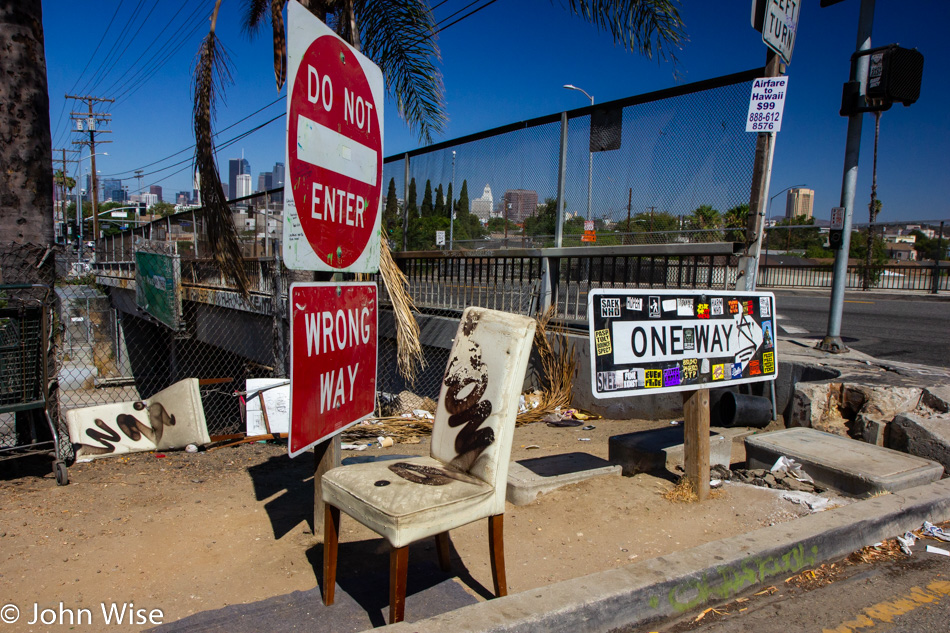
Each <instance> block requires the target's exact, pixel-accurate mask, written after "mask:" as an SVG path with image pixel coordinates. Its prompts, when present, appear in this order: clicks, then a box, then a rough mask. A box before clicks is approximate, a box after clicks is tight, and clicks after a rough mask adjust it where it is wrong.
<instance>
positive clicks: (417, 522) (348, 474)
mask: <svg viewBox="0 0 950 633" xmlns="http://www.w3.org/2000/svg"><path fill="white" fill-rule="evenodd" d="M397 463H401V464H406V465H407V466H408V468H406V467H403V466H400V467H397V468H396V470H397V471H402V472H403V473H404V475H405V476H401V475H400V474H397V472H394V470H393V469H391V468H390V467H391V466H394V465H395V464H397ZM445 473H448V476H446V474H445ZM458 477H460V478H461V479H457V478H454V473H452V472H451V471H449V470H447V469H446V467H445V465H444V464H443V463H442V462H440V461H438V460H436V459H433V458H431V457H414V458H411V459H406V460H401V461H399V462H397V461H392V460H387V461H380V462H372V463H367V464H353V465H351V466H341V467H339V468H334V469H332V470H330V471H328V472H327V473H326V474H324V475H323V501H324V502H325V503H328V504H330V505H332V506H334V507H336V508H339V509H340V510H342V511H343V512H345V513H346V514H348V515H350V516H351V517H353V518H354V519H356V520H357V521H359V522H360V523H362V524H363V525H365V526H366V527H368V528H370V529H371V530H373V531H375V532H377V533H378V534H380V535H381V536H383V538H385V539H386V540H387V541H389V542H390V544H391V545H392V546H393V547H403V546H405V545H408V544H410V543H412V542H414V541H417V540H419V539H422V538H425V537H427V536H433V535H435V534H440V533H442V532H445V531H448V530H450V529H453V528H455V527H458V526H460V525H465V524H466V523H470V522H472V521H477V520H478V519H482V518H484V517H486V516H490V515H492V514H499V513H501V512H503V511H504V506H503V505H502V507H501V508H500V509H496V508H494V506H495V505H497V504H496V501H495V495H494V489H493V488H492V487H491V486H489V485H488V484H487V483H485V482H483V481H480V480H478V479H476V478H474V477H471V476H466V475H464V474H460V475H458ZM411 479H412V480H411ZM463 479H464V480H463ZM413 480H414V481H413ZM420 480H422V481H429V482H431V483H418V482H419V481H420ZM382 482H388V483H386V484H383V483H382ZM503 503H504V501H502V504H503Z"/></svg>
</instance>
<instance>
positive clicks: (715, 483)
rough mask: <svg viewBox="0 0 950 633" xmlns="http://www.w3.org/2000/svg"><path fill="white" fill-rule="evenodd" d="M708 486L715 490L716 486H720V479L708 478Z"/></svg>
mask: <svg viewBox="0 0 950 633" xmlns="http://www.w3.org/2000/svg"><path fill="white" fill-rule="evenodd" d="M709 487H710V488H712V489H713V490H715V489H716V488H722V479H710V480H709Z"/></svg>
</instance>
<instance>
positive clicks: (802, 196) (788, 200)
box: [785, 188, 815, 218]
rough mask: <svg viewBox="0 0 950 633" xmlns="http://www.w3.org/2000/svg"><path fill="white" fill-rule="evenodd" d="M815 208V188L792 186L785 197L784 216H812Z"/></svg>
mask: <svg viewBox="0 0 950 633" xmlns="http://www.w3.org/2000/svg"><path fill="white" fill-rule="evenodd" d="M814 210H815V190H814V189H801V188H792V189H789V190H788V194H787V195H786V197H785V217H786V218H796V217H798V216H800V215H804V216H805V217H806V218H810V217H812V216H813V213H814Z"/></svg>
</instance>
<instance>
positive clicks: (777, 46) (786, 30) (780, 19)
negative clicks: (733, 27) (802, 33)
mask: <svg viewBox="0 0 950 633" xmlns="http://www.w3.org/2000/svg"><path fill="white" fill-rule="evenodd" d="M800 4H801V2H800V0H768V2H767V6H766V7H765V19H764V21H763V22H762V41H763V42H765V45H766V46H768V47H769V48H771V49H772V50H773V51H775V52H776V53H778V54H779V55H780V56H781V57H782V59H783V60H785V63H786V64H788V63H791V61H792V50H793V49H794V48H795V38H796V36H797V35H798V12H799V5H800Z"/></svg>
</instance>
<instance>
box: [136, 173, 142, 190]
mask: <svg viewBox="0 0 950 633" xmlns="http://www.w3.org/2000/svg"><path fill="white" fill-rule="evenodd" d="M135 179H136V180H138V181H139V195H142V170H141V169H136V170H135Z"/></svg>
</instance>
